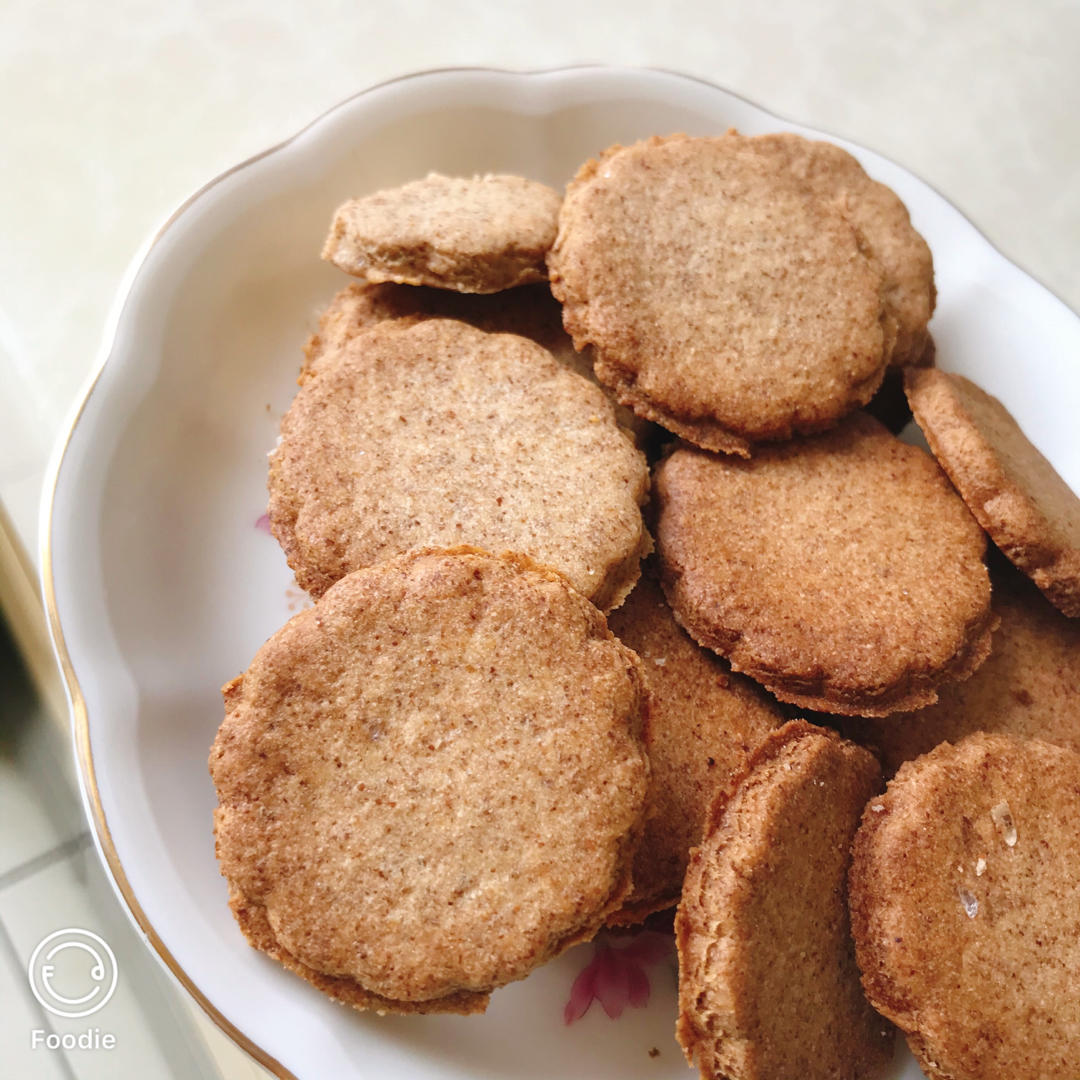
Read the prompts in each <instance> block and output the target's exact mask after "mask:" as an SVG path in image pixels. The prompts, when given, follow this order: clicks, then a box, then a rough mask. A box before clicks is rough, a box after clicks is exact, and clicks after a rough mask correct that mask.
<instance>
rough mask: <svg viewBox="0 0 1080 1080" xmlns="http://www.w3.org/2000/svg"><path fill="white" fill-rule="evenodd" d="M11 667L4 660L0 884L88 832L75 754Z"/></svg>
mask: <svg viewBox="0 0 1080 1080" xmlns="http://www.w3.org/2000/svg"><path fill="white" fill-rule="evenodd" d="M11 664H12V661H11V659H8V660H7V661H6V662H5V660H3V659H0V687H2V688H3V689H2V690H0V823H2V832H0V879H2V878H3V875H4V874H6V873H7V872H8V871H10V870H13V869H15V868H16V867H20V866H23V865H25V864H26V863H28V862H30V861H31V860H33V859H34V858H36V857H37V856H40V855H43V854H45V853H47V852H49V851H51V850H52V849H53V848H55V847H56V846H57V845H58V844H62V843H63V842H64V841H66V840H71V839H72V838H73V837H75V836H78V835H79V834H80V833H83V832H85V829H86V825H85V823H84V821H83V816H82V810H81V809H80V807H79V805H78V801H77V800H76V799H75V798H74V793H73V790H72V786H71V767H70V754H69V753H68V752H67V748H66V746H62V745H60V744H62V739H61V738H60V737H59V735H58V733H57V732H56V731H55V730H54V729H53V728H52V727H51V726H50V724H49V722H48V720H47V718H46V717H45V716H44V715H43V714H42V712H41V711H40V709H39V707H38V705H37V702H36V700H35V699H34V697H33V696H32V694H31V692H30V690H29V687H27V686H26V684H25V682H23V681H22V680H21V679H16V678H15V675H14V672H13V670H12V667H11Z"/></svg>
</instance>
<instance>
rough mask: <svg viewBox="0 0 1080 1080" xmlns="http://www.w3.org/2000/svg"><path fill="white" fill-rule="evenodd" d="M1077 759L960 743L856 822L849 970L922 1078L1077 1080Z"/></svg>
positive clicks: (979, 740)
mask: <svg viewBox="0 0 1080 1080" xmlns="http://www.w3.org/2000/svg"><path fill="white" fill-rule="evenodd" d="M1078 867H1080V755H1078V754H1076V753H1075V752H1073V751H1070V750H1066V749H1063V748H1061V747H1056V746H1051V745H1049V744H1048V743H1043V742H1038V741H1035V740H1022V739H1016V738H1013V737H1009V736H1004V735H983V734H980V735H972V736H970V737H969V738H967V739H964V740H963V742H961V743H959V744H957V745H956V746H953V745H951V744H948V743H945V744H943V745H942V746H939V747H938V748H937V749H936V750H934V751H932V752H931V753H929V754H927V755H925V756H924V757H921V758H919V759H917V760H916V761H912V762H908V763H907V764H905V765H904V766H903V767H902V768H901V769H900V771H899V772H898V773H897V774H896V777H895V778H894V779H893V780H892V781H891V782H890V784H889V787H888V790H887V792H886V794H885V795H884V796H883V797H882V798H880V799H877V800H874V801H873V802H872V803H871V804H870V806H869V807H867V810H866V813H865V815H864V817H863V823H862V826H861V827H860V829H859V832H858V835H857V837H856V841H855V849H854V858H853V862H852V868H851V882H850V886H851V887H850V895H851V919H852V930H853V932H854V935H855V942H856V948H857V957H858V962H859V967H860V968H861V969H862V973H863V983H864V985H865V987H866V992H867V996H868V997H869V998H870V1000H871V1002H873V1004H874V1006H875V1007H876V1008H877V1009H878V1010H879V1011H880V1012H882V1013H884V1014H885V1015H886V1016H888V1017H889V1018H890V1019H892V1020H894V1021H895V1022H896V1023H897V1024H898V1025H899V1027H900V1028H901V1029H902V1030H903V1031H904V1032H905V1033H906V1034H907V1039H908V1044H909V1045H910V1047H911V1050H912V1052H913V1053H914V1055H915V1057H916V1058H917V1060H918V1062H919V1064H920V1066H921V1067H922V1069H923V1071H924V1072H925V1073H926V1075H927V1076H928V1077H930V1080H1001V1078H1002V1077H1008V1078H1009V1080H1074V1078H1075V1077H1077V1076H1080V995H1078V994H1077V992H1076V972H1077V970H1080V871H1078V869H1077V868H1078Z"/></svg>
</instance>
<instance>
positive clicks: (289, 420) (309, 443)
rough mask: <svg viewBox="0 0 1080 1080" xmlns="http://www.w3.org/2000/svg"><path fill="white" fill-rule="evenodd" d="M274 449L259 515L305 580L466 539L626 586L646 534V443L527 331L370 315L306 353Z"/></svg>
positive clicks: (596, 595)
mask: <svg viewBox="0 0 1080 1080" xmlns="http://www.w3.org/2000/svg"><path fill="white" fill-rule="evenodd" d="M316 369H317V376H316V377H315V378H309V379H307V380H305V382H304V383H303V385H302V386H301V388H300V391H299V393H298V394H297V396H296V399H295V400H294V401H293V403H292V405H291V406H290V408H289V411H288V412H287V413H286V414H285V416H284V418H283V419H282V422H281V441H280V444H279V446H278V447H277V449H276V450H275V451H274V452H273V453H272V454H271V456H270V508H269V517H270V524H271V528H272V529H273V532H274V535H275V536H276V537H277V538H278V541H279V542H280V543H281V546H282V547H283V548H284V550H285V554H286V556H287V558H288V560H289V565H290V566H291V567H292V568H293V569H294V570H295V571H296V579H297V581H298V582H299V584H300V585H301V587H303V588H305V589H307V590H308V591H309V592H310V593H312V595H315V596H318V595H320V594H321V593H323V592H324V591H325V590H326V589H327V588H328V587H329V586H330V585H331V584H332V583H333V582H334V581H336V580H337V579H338V578H340V577H342V576H343V575H345V574H347V573H348V572H349V571H351V570H356V569H359V568H360V567H364V566H370V565H372V564H373V563H376V562H379V561H381V560H383V559H388V558H392V557H394V556H395V555H399V554H401V553H403V552H405V551H410V550H415V549H418V548H424V547H448V546H452V545H454V544H457V543H470V544H476V545H478V546H482V547H484V548H487V549H489V550H492V551H496V552H501V551H518V552H521V553H523V554H526V555H529V556H531V557H533V558H535V559H536V560H538V561H539V562H542V563H545V564H547V565H550V566H552V567H554V568H555V569H556V570H559V571H561V572H562V573H564V574H565V575H566V576H567V577H568V578H569V580H570V582H571V584H572V585H573V586H574V587H575V588H576V589H578V590H579V591H580V592H581V593H583V594H584V595H585V596H587V597H588V598H589V599H591V600H593V601H594V602H595V603H596V604H597V605H598V606H599V607H601V608H604V609H610V608H611V607H614V606H615V605H617V604H618V603H620V602H621V601H622V599H623V598H624V597H625V595H626V594H627V593H628V592H629V591H630V589H631V588H632V587H633V584H634V582H635V581H636V580H637V576H638V562H639V558H640V556H641V555H642V554H645V553H647V551H648V550H649V548H650V546H651V541H650V540H649V536H648V533H647V532H646V531H645V527H644V525H643V524H642V520H641V513H640V510H639V506H640V504H641V503H642V502H644V500H645V498H646V493H647V490H648V483H649V476H648V469H647V467H646V464H645V459H644V458H643V457H642V455H641V454H640V453H639V452H638V451H637V450H636V449H635V448H634V446H633V444H632V441H631V439H630V438H629V437H628V436H627V435H626V434H625V433H624V432H623V431H622V430H621V429H620V428H619V427H618V425H617V424H616V422H615V418H614V414H613V412H612V407H611V403H610V402H609V401H608V399H607V398H606V397H605V396H604V394H603V393H602V392H601V390H600V389H599V388H598V387H596V386H595V385H593V384H592V383H589V382H587V381H586V380H585V379H583V378H581V377H580V376H579V375H575V374H574V373H573V372H570V371H568V370H567V369H566V367H565V366H564V365H562V364H560V363H559V362H558V361H556V360H555V359H554V358H553V357H552V356H551V354H550V353H548V352H546V351H545V350H544V349H542V348H541V347H540V346H539V345H537V344H536V343H535V342H532V341H528V340H526V339H525V338H522V337H517V336H514V335H511V334H486V333H484V332H483V331H481V330H477V329H476V328H474V327H471V326H468V325H466V324H465V323H461V322H457V321H453V320H449V319H428V320H423V321H420V322H417V323H415V324H410V323H409V322H408V321H407V320H406V321H388V322H383V323H380V324H379V325H377V326H374V327H372V328H371V329H369V330H366V331H364V332H363V333H361V334H359V335H357V336H356V337H354V338H352V339H351V340H350V341H349V342H348V343H347V344H346V345H345V346H344V347H342V348H341V349H339V350H338V351H337V352H335V353H334V354H332V355H330V354H326V355H324V356H323V358H322V359H321V360H320V361H319V362H318V363H317V364H316Z"/></svg>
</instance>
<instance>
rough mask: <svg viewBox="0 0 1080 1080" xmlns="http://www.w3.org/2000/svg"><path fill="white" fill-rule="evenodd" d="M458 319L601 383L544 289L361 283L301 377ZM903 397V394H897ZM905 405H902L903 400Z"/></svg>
mask: <svg viewBox="0 0 1080 1080" xmlns="http://www.w3.org/2000/svg"><path fill="white" fill-rule="evenodd" d="M433 318H442V319H460V320H461V321H462V322H467V323H469V324H470V325H472V326H475V327H477V328H478V329H480V330H486V331H487V332H488V333H491V334H520V335H521V336H522V337H527V338H529V339H530V340H532V341H535V342H536V343H537V344H538V345H541V346H543V347H544V348H545V349H547V351H548V352H550V353H551V355H552V356H554V357H555V359H556V360H558V361H559V362H560V363H562V364H565V365H566V366H567V367H568V368H570V370H571V371H576V372H577V373H578V374H579V375H583V376H584V377H585V378H586V379H589V380H590V381H591V382H595V383H597V385H600V384H599V382H598V380H597V379H596V376H595V374H594V373H593V363H592V356H591V353H590V351H589V350H585V351H584V352H578V351H577V350H576V349H575V348H574V343H573V342H572V341H571V340H570V337H569V335H568V334H567V333H566V331H565V330H564V329H563V324H562V308H561V306H560V305H559V303H558V301H557V300H556V299H555V298H554V297H553V296H552V295H551V290H550V289H549V288H548V287H547V285H544V284H540V285H523V286H522V287H521V288H519V289H507V290H505V291H503V292H498V293H491V294H487V295H479V294H476V293H457V292H449V291H447V290H445V289H428V288H418V287H416V286H412V285H393V284H382V285H362V284H360V283H359V282H353V283H352V284H351V285H348V286H347V287H346V288H344V289H342V290H341V291H340V292H338V293H337V295H336V296H335V297H334V298H333V300H331V301H330V303H329V304H328V305H327V307H326V309H325V310H324V311H323V312H322V315H321V317H320V319H319V329H318V331H317V332H316V333H315V334H313V335H312V336H311V338H310V339H309V340H308V342H307V344H306V345H305V346H304V366H303V370H302V371H301V379H303V378H305V377H306V376H307V374H308V372H309V371H313V370H314V365H315V364H316V362H317V360H318V358H319V357H320V356H322V355H324V354H333V353H334V352H336V351H337V350H339V349H341V348H342V347H343V346H344V345H346V344H347V343H348V342H349V341H351V340H352V339H353V338H354V337H356V335H357V334H359V333H360V332H361V331H363V330H367V329H369V328H370V327H372V326H375V325H376V324H377V323H380V322H383V321H384V320H386V319H411V320H412V321H414V322H415V321H419V320H420V319H433ZM901 393H902V392H901ZM905 405H906V402H905ZM615 418H616V419H617V420H618V421H619V423H620V425H622V427H624V428H626V429H627V430H628V431H632V432H633V433H634V438H635V440H636V441H637V442H638V444H639V445H642V444H643V443H645V442H647V441H649V440H650V438H651V436H652V435H653V434H654V431H655V429H654V428H653V425H652V424H650V423H649V422H648V421H646V420H642V419H641V417H639V416H638V415H637V414H636V413H635V412H633V411H632V410H631V409H628V408H626V406H625V405H618V404H616V406H615Z"/></svg>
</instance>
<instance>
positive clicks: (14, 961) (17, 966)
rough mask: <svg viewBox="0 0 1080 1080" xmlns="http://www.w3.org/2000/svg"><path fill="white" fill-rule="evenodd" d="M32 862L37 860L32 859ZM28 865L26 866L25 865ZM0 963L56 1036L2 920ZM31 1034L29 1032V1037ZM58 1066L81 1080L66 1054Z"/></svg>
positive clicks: (72, 1079) (71, 1079)
mask: <svg viewBox="0 0 1080 1080" xmlns="http://www.w3.org/2000/svg"><path fill="white" fill-rule="evenodd" d="M30 861H31V862H34V861H35V860H33V859H31V860H30ZM24 865H26V864H24ZM0 954H3V955H2V956H0V961H3V962H6V963H8V964H10V966H11V968H12V970H13V971H15V972H16V974H17V975H18V976H19V979H18V982H19V985H20V986H21V987H22V988H23V993H24V994H25V995H26V1002H27V1004H28V1005H29V1006H30V1009H31V1011H32V1012H33V1013H34V1015H35V1016H36V1017H37V1018H38V1022H39V1025H40V1027H41V1028H42V1029H43V1030H44V1031H46V1032H48V1033H49V1034H50V1035H55V1034H56V1032H55V1031H54V1030H53V1026H52V1024H51V1023H50V1022H49V1017H48V1015H47V1014H46V1012H45V1009H44V1008H42V1005H41V1002H40V1001H38V999H37V998H36V997H34V995H33V994H32V993H31V992H30V985H29V983H27V981H26V969H25V968H24V967H23V963H22V961H21V960H20V959H19V951H18V949H16V948H15V942H14V941H12V940H11V935H10V934H9V933H8V929H7V927H6V926H5V925H4V920H3V919H2V918H0ZM29 1034H30V1033H29V1032H27V1035H29ZM55 1060H56V1062H57V1064H58V1065H59V1066H60V1070H61V1072H63V1074H64V1076H66V1077H67V1078H68V1080H79V1078H78V1077H77V1076H76V1075H75V1071H74V1070H73V1069H72V1067H71V1062H69V1061H68V1059H67V1055H66V1054H57V1055H56V1056H55Z"/></svg>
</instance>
